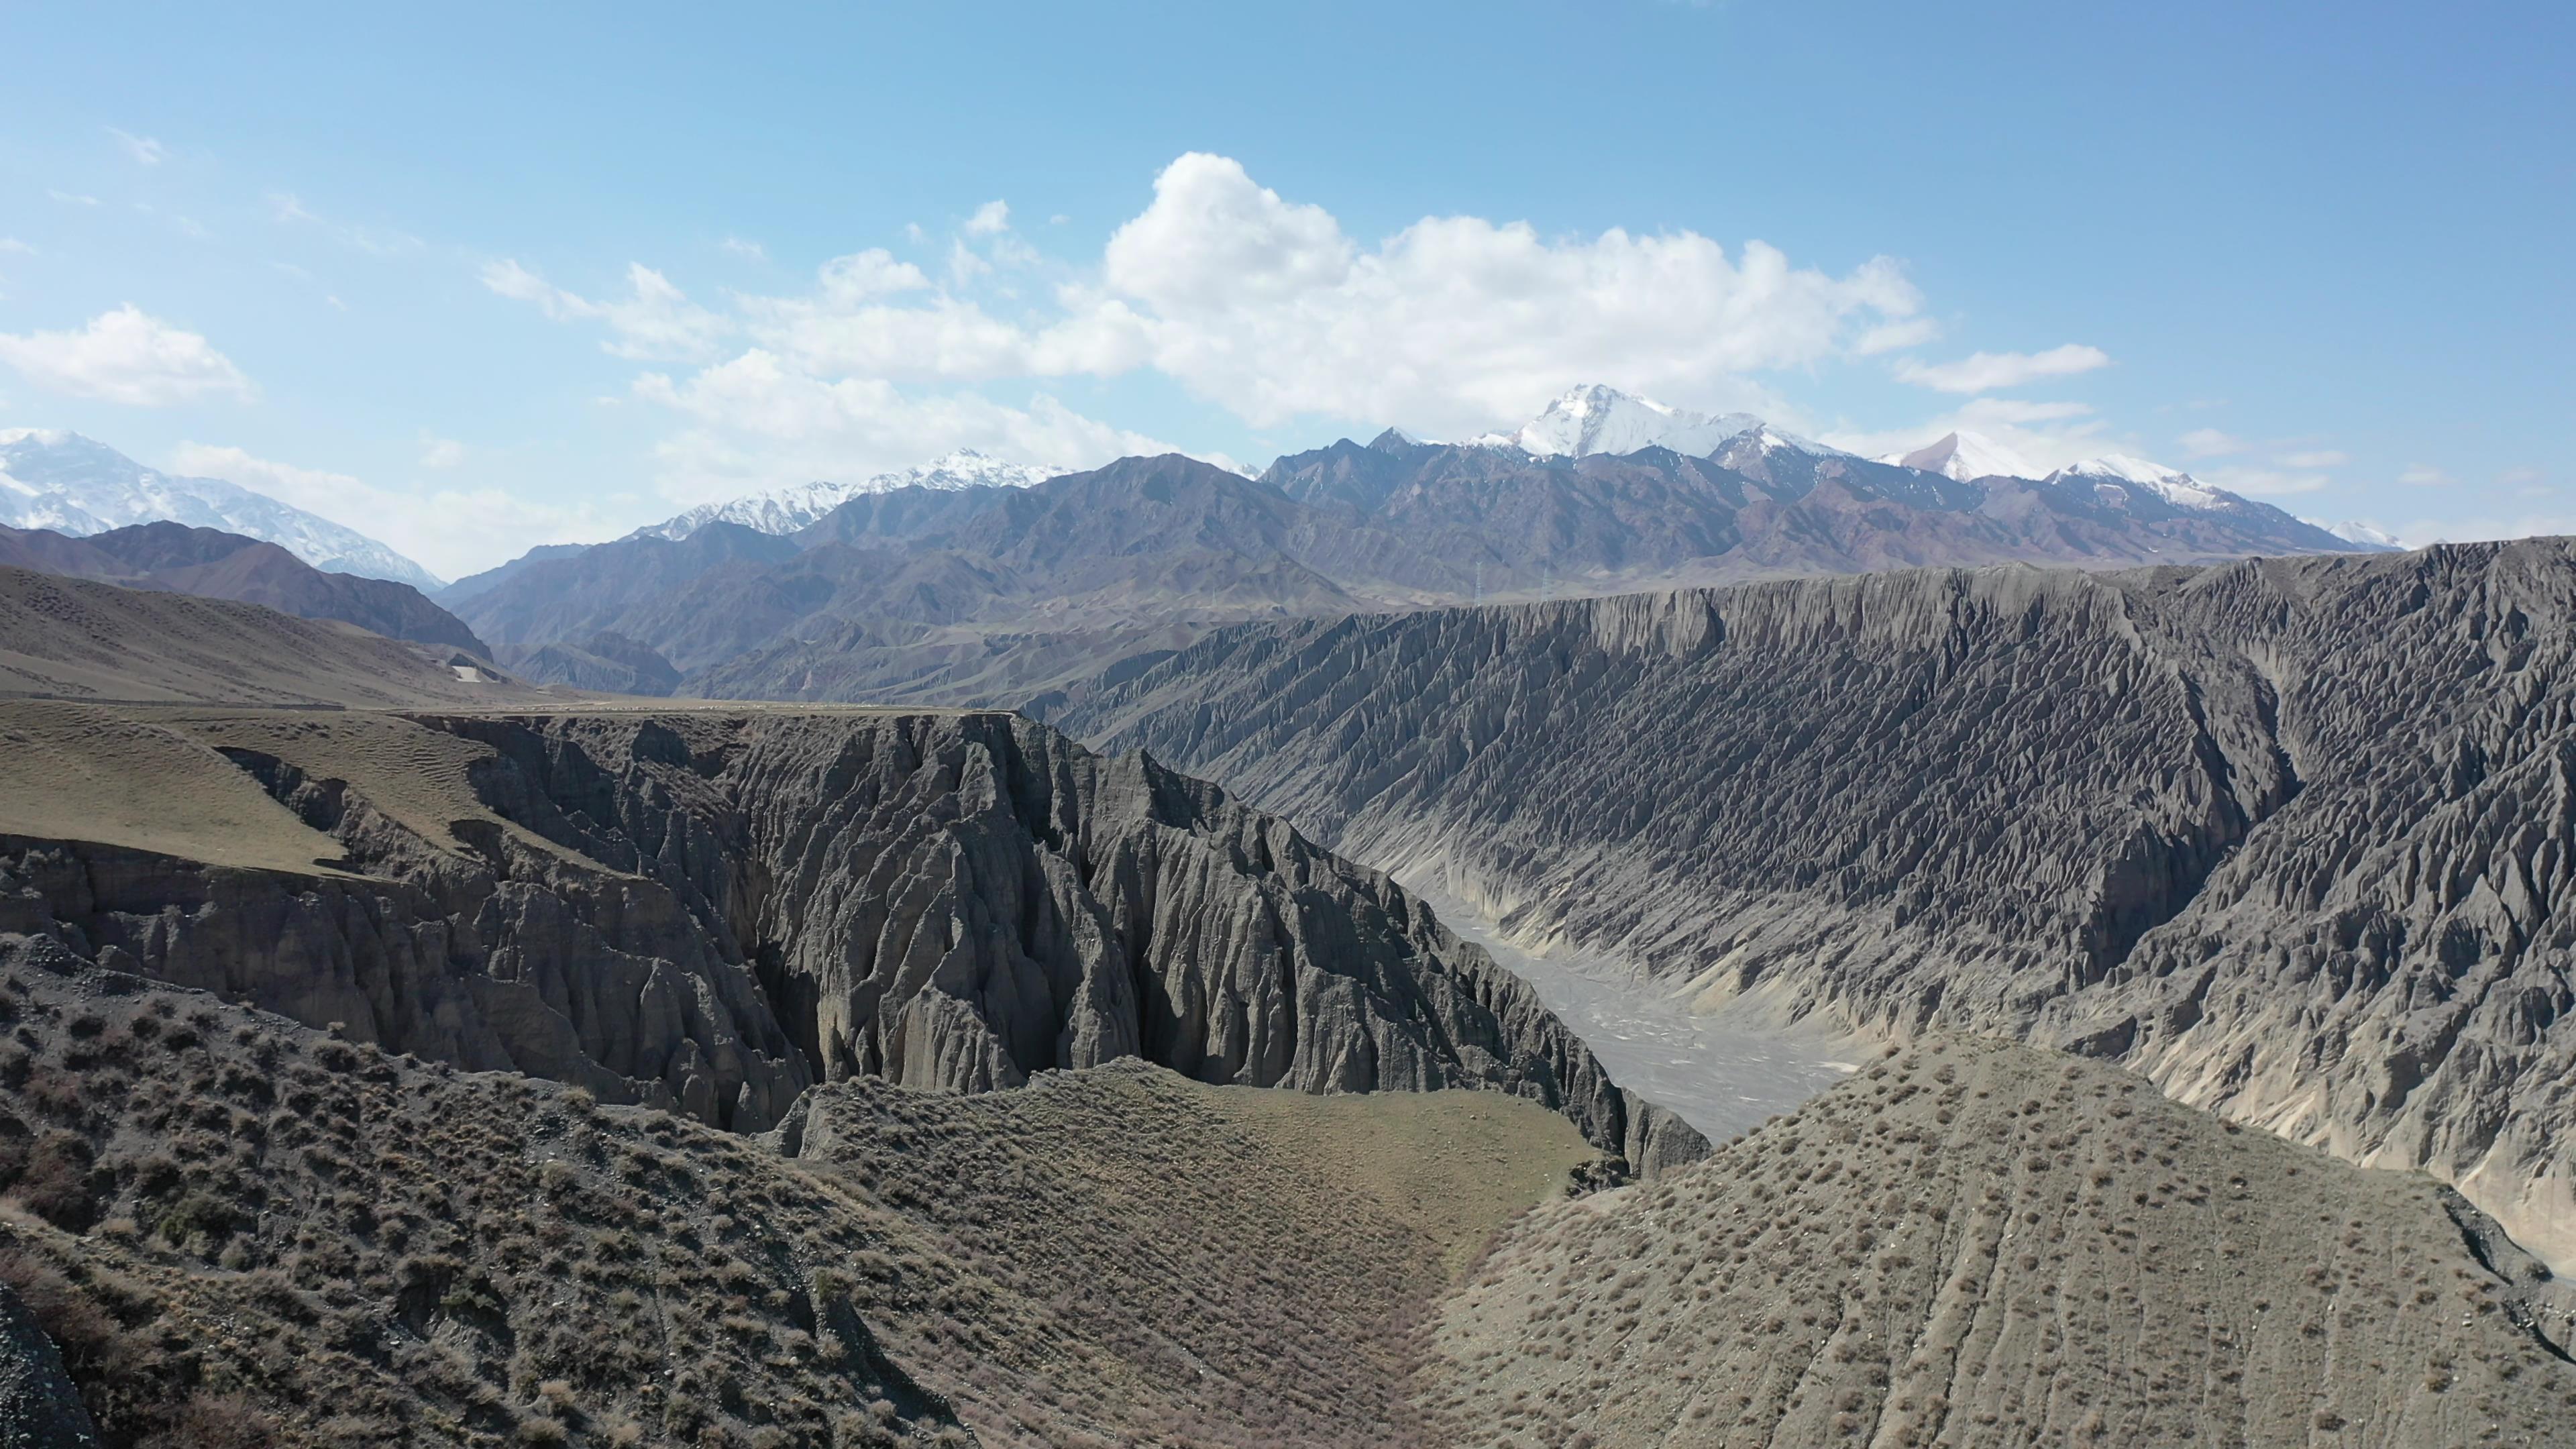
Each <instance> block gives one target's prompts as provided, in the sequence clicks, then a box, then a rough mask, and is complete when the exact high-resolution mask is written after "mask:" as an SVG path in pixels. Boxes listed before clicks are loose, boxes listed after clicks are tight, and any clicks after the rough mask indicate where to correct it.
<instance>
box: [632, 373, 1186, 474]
mask: <svg viewBox="0 0 2576 1449" xmlns="http://www.w3.org/2000/svg"><path fill="white" fill-rule="evenodd" d="M634 390H635V395H636V397H638V398H639V399H641V400H642V401H645V402H648V403H652V404H655V405H657V406H660V407H663V408H667V409H670V410H671V411H673V412H675V413H677V414H679V415H680V416H682V417H683V418H684V419H685V420H686V421H687V424H688V426H687V427H686V428H685V429H684V430H683V431H682V432H680V433H679V434H677V435H676V436H674V437H672V438H670V439H668V440H666V441H665V442H664V443H662V444H661V445H660V447H659V449H658V453H659V456H660V458H661V461H662V463H663V476H662V484H663V491H664V494H665V496H666V497H668V498H670V499H671V500H672V501H674V502H678V503H683V504H689V503H701V502H706V501H709V500H711V499H717V498H730V497H734V496H737V495H739V494H741V493H743V492H745V491H748V490H751V489H756V488H766V487H771V486H774V485H775V484H776V483H778V482H779V481H781V480H782V479H793V478H854V477H867V476H870V475H872V474H876V473H883V472H889V471H892V470H893V469H896V468H902V467H906V466H909V465H911V464H914V463H918V462H920V461H921V460H922V459H924V458H928V457H932V456H935V455H937V454H940V453H944V452H947V451H950V450H951V449H955V448H974V449H977V450H979V451H982V452H986V453H991V454H993V455H995V456H996V457H1004V458H1015V459H1020V460H1024V461H1028V462H1041V463H1054V464H1058V465H1061V466H1064V467H1068V468H1088V467H1095V466H1097V465H1099V464H1101V463H1105V462H1108V461H1109V460H1110V459H1112V458H1117V457H1122V456H1125V455H1128V454H1133V453H1168V452H1174V451H1177V450H1176V449H1174V448H1173V447H1172V445H1171V444H1169V443H1165V442H1162V441H1160V440H1158V439H1155V438H1151V437H1147V436H1145V435H1144V434H1141V433H1135V432H1130V431H1127V430H1125V429H1122V428H1116V427H1112V426H1110V425H1109V424H1106V423H1102V422H1099V421H1097V420H1095V419H1092V418H1088V417H1084V416H1082V415H1081V414H1079V413H1077V412H1075V411H1074V410H1073V409H1071V408H1069V407H1066V406H1065V405H1064V404H1063V403H1062V402H1061V401H1059V400H1057V399H1056V398H1054V397H1051V396H1048V395H1046V394H1043V393H1041V394H1038V395H1036V396H1034V397H1032V398H1031V399H1030V400H1029V402H1028V404H1027V405H1026V406H1024V407H1012V406H1009V405H1006V404H1003V403H997V402H995V401H993V400H991V399H989V398H987V397H984V396H983V395H981V394H980V393H975V392H970V391H956V392H948V393H935V394H916V393H909V392H906V391H905V390H903V389H900V388H898V387H896V386H895V385H894V384H892V383H889V382H886V381H884V380H882V379H878V378H838V379H825V378H819V377H816V376H814V375H812V374H810V373H808V372H805V371H803V370H802V369H800V368H798V367H796V366H794V365H793V364H791V363H789V362H788V361H787V360H785V359H783V358H781V357H779V356H778V355H776V354H775V353H771V352H768V351H765V350H763V349H760V348H753V349H752V350H750V351H748V352H745V353H743V354H742V355H741V356H739V357H736V358H733V359H732V360H730V361H728V362H724V363H721V364H718V365H716V366H713V367H708V368H704V369H702V370H700V371H699V372H697V373H696V374H694V375H692V376H690V377H688V378H685V379H679V380H674V379H673V378H671V377H669V376H667V375H664V374H661V373H649V374H647V375H645V376H644V377H642V378H639V379H638V380H637V381H636V384H635V389H634Z"/></svg>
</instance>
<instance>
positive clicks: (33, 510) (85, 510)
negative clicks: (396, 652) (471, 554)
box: [0, 428, 440, 593]
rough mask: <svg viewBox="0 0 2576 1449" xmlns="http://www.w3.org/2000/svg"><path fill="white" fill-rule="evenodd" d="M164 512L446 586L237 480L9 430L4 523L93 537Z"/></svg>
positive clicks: (314, 556) (320, 559)
mask: <svg viewBox="0 0 2576 1449" xmlns="http://www.w3.org/2000/svg"><path fill="white" fill-rule="evenodd" d="M159 522H169V523H184V524H186V525H188V526H189V527H191V528H213V529H220V530H222V531H223V532H225V533H235V534H240V535H241V536H243V537H244V538H255V539H259V540H261V541H262V542H266V543H273V544H276V545H277V546H279V547H280V548H283V549H285V550H286V551H287V552H289V553H291V554H293V555H295V556H296V557H297V558H300V559H302V560H304V561H305V562H306V563H308V564H311V565H313V566H314V567H315V568H318V569H322V570H324V571H326V572H329V573H337V574H356V575H359V576H360V577H363V578H373V579H391V580H393V581H394V582H396V583H404V584H409V585H411V586H412V587H413V588H416V589H419V590H421V591H422V592H424V593H427V592H430V591H432V590H435V589H437V588H439V587H440V581H439V579H438V578H437V576H435V575H433V574H432V573H430V572H429V570H427V569H424V568H422V567H421V566H420V565H419V564H416V563H414V562H412V561H411V560H410V559H407V558H405V557H403V556H402V555H401V554H398V553H396V552H394V551H393V550H392V549H390V548H387V547H386V546H385V545H383V544H381V543H379V542H377V541H376V540H374V539H372V538H369V537H367V536H366V535H365V534H363V533H360V532H358V531H357V530H356V529H353V528H344V527H342V526H341V525H339V524H336V523H333V522H332V521H331V520H329V519H327V518H323V517H321V516H319V515H317V514H312V513H307V512H305V511H304V510H303V509H300V508H295V507H292V506H290V505H288V504H284V503H280V502H278V501H277V500H276V499H274V498H271V497H269V496H268V495H266V494H264V493H254V492H252V491H251V490H250V489H248V488H244V487H242V486H241V485H240V484H238V483H230V482H226V481H225V480H223V479H221V478H182V477H176V476H174V475H171V474H168V473H163V472H161V471H159V470H158V469H154V468H146V467H144V466H143V465H142V464H140V463H137V462H135V461H134V460H133V459H131V458H129V457H126V456H125V455H124V454H123V453H120V452H118V451H116V450H115V449H114V448H111V447H109V446H107V445H106V444H105V443H101V442H99V441H98V440H96V439H94V438H85V437H83V436H81V435H80V434H78V433H72V432H64V431H61V430H59V429H54V428H9V429H5V430H0V524H6V525H7V526H9V527H11V528H43V529H51V530H52V531H54V532H56V533H60V534H65V535H68V536H70V537H73V538H86V537H88V536H90V535H92V534H98V533H105V532H107V531H108V530H109V529H113V528H123V527H126V526H127V525H129V524H136V523H159Z"/></svg>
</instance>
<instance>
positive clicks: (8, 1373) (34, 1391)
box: [0, 1283, 99, 1449]
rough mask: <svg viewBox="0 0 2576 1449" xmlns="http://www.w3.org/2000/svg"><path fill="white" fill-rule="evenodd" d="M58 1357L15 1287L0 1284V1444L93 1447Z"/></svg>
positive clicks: (29, 1448)
mask: <svg viewBox="0 0 2576 1449" xmlns="http://www.w3.org/2000/svg"><path fill="white" fill-rule="evenodd" d="M98 1442H99V1440H98V1429H97V1427H96V1426H95V1425H93V1424H92V1423H91V1422H90V1417H89V1410H88V1409H87V1408H84V1407H83V1406H82V1404H81V1398H80V1390H78V1389H76V1388H74V1387H73V1386H72V1379H71V1375H70V1374H69V1373H67V1372H65V1371H64V1368H63V1356H62V1353H61V1351H60V1350H58V1349H56V1348H55V1347H54V1341H53V1340H52V1339H50V1338H48V1337H46V1336H45V1330H44V1329H43V1328H42V1327H41V1326H39V1325H38V1324H37V1322H36V1317H35V1315H34V1314H32V1313H30V1312H28V1311H27V1305H26V1304H25V1303H22V1302H20V1301H19V1298H18V1294H17V1292H16V1290H14V1289H12V1288H10V1287H9V1286H8V1285H7V1284H5V1283H0V1449H98Z"/></svg>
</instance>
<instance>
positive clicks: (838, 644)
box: [446, 388, 2356, 711]
mask: <svg viewBox="0 0 2576 1449" xmlns="http://www.w3.org/2000/svg"><path fill="white" fill-rule="evenodd" d="M1558 402H1559V405H1557V406H1553V407H1551V409H1550V410H1549V412H1548V413H1547V414H1543V415H1542V417H1541V418H1540V419H1539V420H1537V421H1535V422H1533V424H1532V425H1531V426H1530V427H1529V428H1525V429H1523V430H1521V432H1520V433H1519V434H1515V435H1513V436H1515V437H1524V438H1526V440H1527V442H1528V443H1529V444H1530V446H1525V445H1524V444H1523V443H1522V442H1511V441H1507V440H1502V439H1498V438H1485V439H1478V440H1475V441H1472V442H1468V443H1459V444H1442V443H1426V442H1420V441H1416V440H1415V439H1413V438H1411V437H1410V436H1408V435H1406V434H1405V433H1403V432H1402V431H1401V430H1398V429H1393V428H1390V429H1387V430H1386V431H1385V432H1383V433H1381V434H1380V435H1379V436H1378V437H1377V438H1376V439H1375V440H1373V441H1372V442H1370V443H1368V444H1366V445H1362V444H1359V443H1355V442H1352V441H1350V440H1348V439H1343V440H1341V441H1339V442H1336V443H1334V444H1333V445H1331V446H1330V447H1327V448H1320V449H1315V450H1312V451H1310V452H1306V453H1298V454H1292V455H1289V456H1287V457H1283V458H1281V459H1280V460H1278V461H1277V462H1276V463H1274V464H1272V466H1271V468H1270V469H1269V471H1268V472H1267V473H1265V474H1263V475H1262V476H1261V477H1260V478H1259V479H1245V478H1242V477H1240V476H1237V475H1235V474H1233V473H1230V472H1228V471H1226V470H1225V469H1222V468H1218V467H1215V466H1213V465H1210V464H1207V463H1203V462H1199V461H1197V460H1194V459H1191V458H1187V457H1183V456H1180V455H1167V456H1165V457H1161V458H1126V459H1120V460H1119V461H1117V462H1115V463H1112V464H1109V465H1108V466H1106V467H1103V468H1097V469H1093V470H1090V471H1088V472H1084V473H1076V474H1065V475H1062V476H1059V477H1055V478H1050V479H1046V480H1044V481H1043V482H1039V483H1036V484H1033V485H1028V486H1017V485H1005V486H993V485H982V484H971V483H969V484H964V485H963V486H939V487H933V486H927V485H918V484H916V485H906V486H902V487H897V488H892V489H888V490H884V491H869V492H862V493H858V494H855V495H854V496H852V497H851V498H849V499H848V501H846V502H844V503H842V504H840V505H839V506H838V507H836V508H834V509H833V510H832V511H830V512H828V513H826V514H824V515H823V516H822V517H821V518H819V519H817V520H815V521H814V522H812V523H810V524H808V525H806V526H805V527H804V528H802V529H799V530H797V531H796V532H794V533H791V534H775V533H770V532H767V531H765V530H763V529H760V528H757V527H753V526H749V525H746V524H742V523H736V522H733V521H731V520H729V519H710V520H709V521H707V522H705V523H703V524H701V525H699V526H698V527H697V528H696V529H695V530H694V531H692V532H690V533H688V534H687V535H686V536H684V537H681V538H677V539H674V538H670V537H666V536H662V535H661V534H659V533H656V532H654V531H650V530H648V531H646V532H644V533H640V534H638V535H635V536H633V537H630V538H627V539H622V540H619V541H617V542H615V543H610V544H601V545H596V546H594V547H592V548H589V549H587V550H584V551H582V552H580V553H579V554H577V555H573V556H564V557H556V558H551V559H542V560H540V559H534V558H531V559H528V560H522V561H520V562H518V563H514V564H512V565H510V566H508V567H507V568H506V569H504V570H500V571H495V572H494V573H493V574H490V575H483V576H478V577H477V579H475V580H471V581H468V582H469V583H470V584H472V585H474V587H475V589H476V590H477V591H476V592H474V593H473V594H472V595H471V596H463V595H464V586H462V585H460V587H459V589H458V590H455V591H451V592H450V594H449V595H447V596H446V601H447V602H448V603H449V604H450V605H451V606H453V607H454V608H455V609H456V610H457V611H458V613H459V614H460V615H461V616H462V617H463V618H465V619H466V620H467V622H468V623H470V624H471V625H472V626H473V627H474V628H475V629H476V630H477V631H478V632H479V633H481V634H482V635H483V636H484V637H486V638H489V639H491V640H493V641H494V642H495V644H496V645H497V646H498V647H499V648H500V649H501V650H502V651H503V655H502V662H503V663H505V664H507V665H509V666H511V667H513V668H516V669H520V670H523V671H525V672H527V673H528V674H530V675H532V676H534V677H536V678H540V679H547V680H551V681H555V682H561V683H568V684H579V685H581V686H583V687H590V688H652V689H657V690H659V689H664V688H669V689H673V690H677V691H682V692H692V693H702V694H707V695H712V696H724V697H740V698H785V699H799V700H861V699H868V700H883V701H896V700H900V701H905V702H912V703H924V704H979V705H1008V706H1027V707H1032V708H1037V709H1039V710H1041V711H1043V710H1044V709H1047V708H1051V707H1053V706H1052V705H1051V704H1050V703H1049V701H1050V700H1051V699H1053V698H1054V697H1056V696H1057V695H1059V694H1061V693H1062V692H1063V691H1066V690H1069V689H1074V688H1077V687H1079V686H1081V685H1082V684H1083V682H1084V681H1086V680H1088V679H1090V678H1092V677H1093V676H1094V675H1095V674H1097V673H1099V672H1100V671H1102V670H1105V669H1108V668H1109V667H1111V666H1112V665H1114V664H1118V663H1119V661H1121V660H1127V659H1131V658H1139V657H1146V656H1151V655H1154V654H1156V653H1157V652H1159V651H1167V650H1171V649H1175V648H1179V647H1181V646H1183V645H1186V644H1188V643H1189V642H1191V641H1192V640H1193V639H1195V638H1196V637H1198V636H1199V635H1200V634H1201V633H1204V632H1205V631H1206V630H1208V629H1210V628H1214V627H1218V626H1221V625H1225V624H1231V623H1239V622H1247V621H1252V620H1260V619H1281V618H1294V617H1314V616H1319V615H1338V614H1350V613H1372V612H1387V611H1401V610H1406V609H1413V608H1419V607H1425V606H1434V605H1439V604H1445V603H1455V602H1468V601H1475V600H1492V599H1528V598H1537V597H1553V596H1559V595H1563V594H1566V593H1580V594H1596V595H1597V594H1604V593H1615V592H1622V591H1631V590H1636V589H1644V588H1653V587H1662V586H1670V585H1676V584H1700V583H1717V582H1723V581H1728V580H1738V579H1749V578H1769V577H1785V576H1794V575H1805V574H1821V573H1858V572H1867V571H1871V570H1877V569H1886V568H1896V567H1906V566H1913V565H1922V564H1961V565H1974V564H1989V563H2004V562H2014V561H2024V562H2036V563H2054V564H2077V565H2083V566H2088V567H2108V566H2117V565H2126V564H2139V563H2184V562H2206V561H2211V560H2217V559H2229V558H2237V557H2242V556H2244V555H2247V554H2258V553H2260V554H2298V553H2333V552H2349V551H2353V550H2354V549H2355V547H2356V545H2355V544H2354V543H2352V542H2350V541H2347V540H2346V539H2343V538H2340V537H2337V536H2336V535H2334V534H2332V533H2329V532H2327V531H2325V530H2323V529H2320V528H2317V527H2315V526H2313V525H2310V524H2307V523H2304V522H2302V521H2300V520H2299V519H2296V518H2293V517H2291V516H2290V515H2289V514H2286V513H2283V512H2282V511H2280V510H2279V509H2276V508H2273V507H2270V506H2269V505H2266V504H2259V503H2254V502H2251V501H2248V500H2243V499H2238V498H2235V497H2234V496H2233V495H2224V494H2219V493H2217V492H2216V491H2215V490H2208V491H2207V495H2206V501H2203V500H2202V498H2201V496H2200V495H2198V494H2187V492H2186V484H2185V483H2180V482H2175V481H2173V480H2171V479H2168V478H2166V477H2165V476H2164V475H2163V474H2161V473H2155V474H2149V473H2146V472H2144V469H2145V468H2146V466H2147V465H2137V466H2135V467H2132V468H2130V470H2129V471H2130V472H2137V473H2140V475H2141V476H2144V477H2146V478H2147V479H2148V481H2145V482H2140V481H2135V480H2134V479H2133V478H2131V477H2129V476H2127V475H2126V474H2117V475H2113V474H2105V475H2102V476H2096V475H2095V474H2093V473H2089V472H2088V473H2080V474H2078V473H2071V472H2070V473H2068V474H2066V475H2065V476H2062V477H2057V478H2054V479H2046V478H2044V479H2018V478H2005V477H1992V476H1989V477H1985V478H1980V479H1977V480H1974V481H1969V480H1962V479H1957V478H1953V477H1950V476H1948V475H1946V474H1944V473H1941V472H1937V471H1930V470H1926V469H1921V468H1913V467H1906V466H1902V465H1896V464H1888V463H1882V462H1875V461H1872V460H1870V459H1867V458H1862V457H1858V456H1856V455H1854V454H1851V453H1847V452H1844V451H1842V450H1839V449H1835V448H1830V447H1825V446H1822V445H1819V444H1816V443H1813V442H1810V441H1807V440H1805V439H1801V438H1797V437H1794V436H1792V435H1789V434H1787V433H1784V432H1782V431H1780V430H1778V429H1775V428H1771V427H1769V426H1767V425H1765V424H1763V423H1761V422H1760V421H1759V420H1755V419H1750V418H1742V417H1725V418H1710V417H1707V416H1705V415H1700V414H1692V413H1687V412H1685V411H1682V410H1679V409H1673V408H1666V407H1664V406H1662V405H1661V404H1656V403H1651V402H1647V401H1645V400H1642V399H1634V398H1630V397H1628V396H1627V395H1625V394H1620V393H1617V392H1615V390H1611V389H1606V388H1593V389H1581V390H1578V391H1577V393H1575V394H1569V395H1568V397H1567V398H1564V399H1559V400H1558ZM1739 424H1740V425H1741V426H1739ZM1722 429H1733V431H1731V432H1726V433H1724V435H1723V436H1719V437H1716V438H1715V439H1714V441H1710V438H1711V435H1712V434H1714V433H1716V432H1718V431H1719V430H1722ZM1639 438H1673V439H1681V440H1685V441H1690V442H1693V443H1703V442H1704V443H1707V446H1706V448H1705V449H1704V450H1703V451H1702V452H1700V453H1698V454H1685V453H1682V452H1679V451H1677V450H1676V449H1674V448H1673V447H1671V446H1668V445H1666V444H1663V443H1646V444H1641V445H1640V446H1638V447H1636V448H1634V449H1633V450H1631V451H1628V452H1625V453H1611V452H1607V451H1604V449H1605V448H1606V447H1610V446H1617V445H1623V444H1627V443H1631V442H1635V441H1636V440H1637V439H1639ZM1534 449H1535V450H1534ZM1541 450H1543V451H1541ZM1953 451H1955V450H1953ZM2124 466H2126V465H2125V464H2124ZM487 581H488V582H487ZM625 681H632V683H626V682H625Z"/></svg>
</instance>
